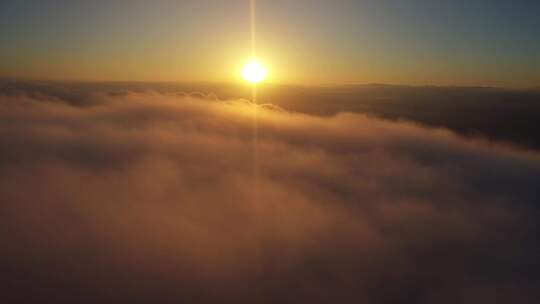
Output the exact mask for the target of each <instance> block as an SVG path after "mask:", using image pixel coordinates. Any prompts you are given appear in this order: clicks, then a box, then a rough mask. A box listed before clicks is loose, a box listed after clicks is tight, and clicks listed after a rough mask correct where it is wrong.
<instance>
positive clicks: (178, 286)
mask: <svg viewBox="0 0 540 304" xmlns="http://www.w3.org/2000/svg"><path fill="white" fill-rule="evenodd" d="M69 92H70V91H69V89H66V91H62V93H61V94H51V95H39V94H35V93H32V94H30V93H28V94H26V93H24V92H22V93H19V94H14V95H9V96H8V95H2V97H0V145H1V146H2V149H1V150H0V210H1V212H0V214H1V215H0V218H1V220H2V227H3V229H2V230H1V232H0V240H1V241H2V243H3V244H8V246H4V247H3V250H2V251H1V253H0V265H1V266H2V269H4V271H2V274H0V276H1V278H2V281H3V282H4V288H6V289H5V291H4V295H3V297H4V298H7V299H8V302H9V300H12V302H24V303H38V302H41V301H42V300H43V299H54V302H55V303H68V302H75V301H76V302H77V303H86V302H88V303H90V302H94V303H95V302H116V303H118V302H137V301H143V302H153V303H164V302H169V301H171V300H172V301H174V302H178V303H180V302H183V303H267V302H268V303H322V302H324V303H330V302H333V303H350V302H354V303H359V302H362V303H409V302H414V303H418V302H427V303H478V302H486V301H490V300H497V301H499V303H532V300H533V299H534V298H535V297H536V296H538V289H537V288H536V287H537V286H536V285H535V283H533V281H529V280H526V278H528V276H529V275H530V276H534V275H535V274H537V273H538V270H539V269H538V266H537V265H538V264H537V262H536V260H537V256H536V252H538V251H537V250H538V248H539V244H538V242H537V241H536V233H537V230H538V229H537V227H536V225H535V224H534V221H535V220H536V215H537V213H538V211H537V208H538V206H536V204H537V202H538V191H537V181H538V179H539V178H540V157H539V155H538V154H537V153H536V152H530V151H523V150H514V149H511V148H507V147H502V146H497V145H490V144H487V143H486V142H483V141H479V140H465V139H463V138H460V137H458V136H456V135H454V134H452V133H451V132H450V131H447V130H443V129H425V128H423V127H420V126H417V125H413V124H408V123H401V122H389V121H384V120H379V119H375V118H369V117H366V116H363V115H359V114H352V113H340V114H337V115H334V116H331V117H319V116H314V115H306V114H299V113H288V112H285V111H276V110H274V109H268V108H261V109H260V110H259V113H260V115H259V116H258V119H259V121H258V140H257V145H256V149H257V158H254V155H253V153H254V138H253V134H254V133H253V117H252V116H251V113H252V111H247V110H246V109H249V108H250V107H253V106H254V105H252V104H250V103H249V102H246V101H242V100H229V101H220V100H214V99H213V100H210V99H208V98H201V97H200V96H195V95H192V94H160V93H134V92H130V91H127V92H117V93H114V94H112V93H110V94H106V93H95V92H90V93H84V94H81V95H77V96H76V99H77V101H78V102H73V98H72V97H73V95H69V94H68V93H69ZM65 96H69V98H67V97H65ZM254 159H257V160H258V162H257V164H256V165H257V172H258V173H257V178H254ZM254 191H257V193H254ZM107 290H109V291H110V292H109V291H107ZM36 299H38V300H39V301H38V300H36ZM528 301H529V302H528Z"/></svg>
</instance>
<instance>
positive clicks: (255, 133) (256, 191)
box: [250, 0, 259, 203]
mask: <svg viewBox="0 0 540 304" xmlns="http://www.w3.org/2000/svg"><path fill="white" fill-rule="evenodd" d="M256 5H257V3H256V0H250V21H251V58H252V59H255V58H256V56H257V40H256V36H257V35H256V33H257V22H256V21H257V20H256V19H257V15H256ZM251 101H252V103H253V104H252V108H253V201H254V202H255V203H257V202H258V200H259V151H258V150H259V149H258V141H259V125H258V114H259V113H258V111H259V109H258V108H259V107H258V105H257V84H256V83H253V84H252V87H251Z"/></svg>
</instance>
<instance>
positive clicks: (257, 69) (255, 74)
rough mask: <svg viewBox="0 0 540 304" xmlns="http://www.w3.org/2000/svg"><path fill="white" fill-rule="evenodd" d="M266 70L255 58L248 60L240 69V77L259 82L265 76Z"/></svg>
mask: <svg viewBox="0 0 540 304" xmlns="http://www.w3.org/2000/svg"><path fill="white" fill-rule="evenodd" d="M267 74H268V72H267V71H266V69H265V68H264V67H263V66H262V65H261V64H260V63H259V62H257V61H256V60H252V61H250V62H248V63H247V64H246V65H245V66H244V68H243V69H242V77H244V79H245V80H246V81H249V82H251V83H259V82H261V81H263V80H264V79H265V78H266V75H267Z"/></svg>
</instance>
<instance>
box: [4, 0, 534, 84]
mask: <svg viewBox="0 0 540 304" xmlns="http://www.w3.org/2000/svg"><path fill="white" fill-rule="evenodd" d="M539 15H540V2H538V1H525V0H521V1H512V2H511V1H500V0H491V1H487V0H477V1H473V2H471V1H465V0H453V1H422V0H409V1H388V0H382V1H381V0H378V1H375V0H357V1H352V0H336V1H322V0H297V1H285V0H272V1H270V0H258V1H257V4H256V28H257V31H256V40H257V57H258V58H259V59H260V61H261V62H263V63H264V64H265V65H266V66H267V68H268V69H269V79H268V81H269V82H274V83H285V84H301V85H335V84H355V83H391V84H407V85H466V86H469V85H472V86H476V85H481V86H484V85H485V86H502V87H536V86H538V85H540V81H539V79H540V39H538V37H540V18H538V16H539ZM250 33H251V22H250V2H249V1H240V0H221V1H218V0H187V1H169V0H155V1H141V0H135V1H133V0H132V1H121V0H112V1H99V0H98V1H76V0H70V1H66V0H39V1H37V0H28V1H2V2H1V3H0V76H1V77H23V78H37V79H64V80H66V79H67V80H71V79H76V80H136V81H189V82H199V81H205V82H206V81H208V82H238V81H240V80H241V79H240V73H239V71H240V69H241V67H242V65H243V64H244V63H245V62H246V61H247V60H248V59H249V58H250V56H251V47H250V45H251V40H250V39H251V38H250Z"/></svg>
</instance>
